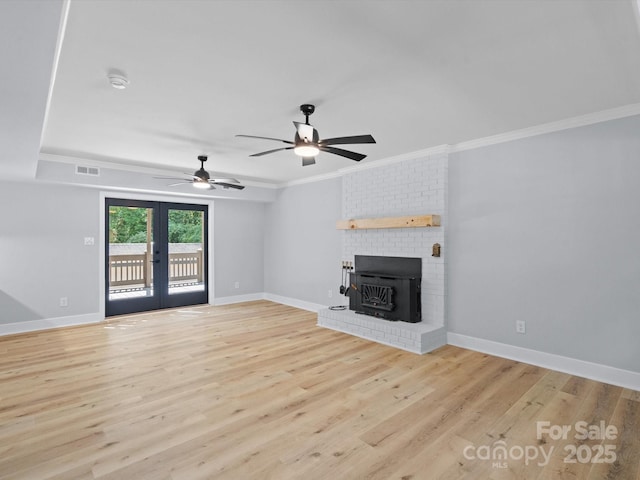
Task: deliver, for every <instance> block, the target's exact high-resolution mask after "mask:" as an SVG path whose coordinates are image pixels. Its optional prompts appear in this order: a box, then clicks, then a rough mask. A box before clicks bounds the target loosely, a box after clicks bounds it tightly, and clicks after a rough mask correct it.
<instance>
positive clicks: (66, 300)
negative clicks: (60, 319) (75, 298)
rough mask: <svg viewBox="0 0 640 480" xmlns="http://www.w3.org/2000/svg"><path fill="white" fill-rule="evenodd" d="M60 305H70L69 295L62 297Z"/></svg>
mask: <svg viewBox="0 0 640 480" xmlns="http://www.w3.org/2000/svg"><path fill="white" fill-rule="evenodd" d="M60 306H61V307H68V306H69V299H68V298H67V297H60Z"/></svg>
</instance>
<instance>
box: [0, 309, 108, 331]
mask: <svg viewBox="0 0 640 480" xmlns="http://www.w3.org/2000/svg"><path fill="white" fill-rule="evenodd" d="M103 320H104V317H103V316H102V315H100V314H99V313H86V314H83V315H71V316H68V317H55V318H42V319H38V320H28V321H26V322H15V323H5V324H0V336H2V335H13V334H15V333H27V332H35V331H38V330H49V329H51V328H61V327H71V326H75V325H87V324H90V323H99V322H101V321H103Z"/></svg>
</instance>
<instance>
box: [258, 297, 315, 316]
mask: <svg viewBox="0 0 640 480" xmlns="http://www.w3.org/2000/svg"><path fill="white" fill-rule="evenodd" d="M264 299H265V300H270V301H272V302H276V303H281V304H283V305H289V306H290V307H296V308H300V309H302V310H308V311H310V312H315V313H317V312H318V311H320V310H322V309H323V308H327V307H328V305H320V304H319V303H312V302H306V301H304V300H298V299H297V298H291V297H283V296H280V295H275V294H273V293H265V294H264Z"/></svg>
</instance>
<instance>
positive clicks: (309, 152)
mask: <svg viewBox="0 0 640 480" xmlns="http://www.w3.org/2000/svg"><path fill="white" fill-rule="evenodd" d="M315 109H316V107H315V106H314V105H311V104H309V103H305V104H302V105H300V111H301V112H302V114H303V115H304V116H305V123H300V122H293V125H294V126H295V127H296V134H295V136H294V138H293V141H290V140H283V139H280V138H272V137H258V136H256V135H236V137H245V138H258V139H261V140H274V141H276V142H282V143H286V144H288V145H290V146H288V147H281V148H275V149H273V150H267V151H264V152H260V153H254V154H253V155H250V156H251V157H260V156H262V155H267V154H269V153H275V152H280V151H283V150H293V153H295V154H296V155H298V156H300V157H302V166H303V167H306V166H308V165H313V164H314V163H316V155H318V154H319V153H320V152H327V153H333V154H334V155H339V156H341V157H345V158H348V159H350V160H353V161H356V162H359V161H360V160H362V159H363V158H365V157H366V155H363V154H361V153H356V152H351V151H349V150H343V149H342V148H336V147H333V146H332V145H353V144H358V143H376V141H375V140H374V138H373V137H372V136H371V135H353V136H349V137H336V138H326V139H324V140H321V139H320V134H319V133H318V130H316V129H315V128H314V127H313V125H311V124H309V115H311V114H312V113H313V112H314V111H315Z"/></svg>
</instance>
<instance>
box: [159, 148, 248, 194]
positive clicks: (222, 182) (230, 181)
mask: <svg viewBox="0 0 640 480" xmlns="http://www.w3.org/2000/svg"><path fill="white" fill-rule="evenodd" d="M207 158H208V157H207V156H206V155H199V156H198V160H199V161H200V168H199V169H198V170H196V171H195V172H194V174H193V175H191V174H189V173H185V175H187V176H188V177H190V178H178V177H153V178H159V179H163V180H181V181H180V182H178V183H172V184H170V185H169V186H170V187H175V186H177V185H184V184H187V183H191V184H192V185H193V186H194V187H195V188H202V189H215V188H216V187H215V186H214V185H219V186H221V187H222V188H235V189H236V190H242V189H243V188H244V185H240V181H239V180H237V179H235V178H211V177H210V176H209V172H207V171H206V170H205V169H204V162H206V161H207Z"/></svg>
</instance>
